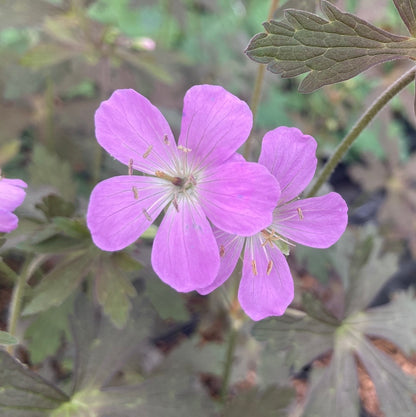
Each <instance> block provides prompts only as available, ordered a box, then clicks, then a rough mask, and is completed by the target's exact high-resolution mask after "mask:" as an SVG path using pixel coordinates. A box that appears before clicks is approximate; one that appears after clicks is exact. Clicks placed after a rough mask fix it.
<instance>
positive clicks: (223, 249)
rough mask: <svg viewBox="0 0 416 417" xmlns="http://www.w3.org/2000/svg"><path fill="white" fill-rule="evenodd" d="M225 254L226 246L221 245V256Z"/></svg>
mask: <svg viewBox="0 0 416 417" xmlns="http://www.w3.org/2000/svg"><path fill="white" fill-rule="evenodd" d="M224 255H225V248H224V245H221V246H220V257H221V258H222V257H223V256H224Z"/></svg>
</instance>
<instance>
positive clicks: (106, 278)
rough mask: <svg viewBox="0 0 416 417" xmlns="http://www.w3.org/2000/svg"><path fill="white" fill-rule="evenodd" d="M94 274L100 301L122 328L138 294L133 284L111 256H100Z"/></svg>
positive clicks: (104, 309)
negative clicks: (133, 298) (132, 299)
mask: <svg viewBox="0 0 416 417" xmlns="http://www.w3.org/2000/svg"><path fill="white" fill-rule="evenodd" d="M94 274H95V293H96V295H97V300H98V302H99V303H100V305H101V307H102V308H103V311H104V313H105V314H106V315H107V316H108V317H109V318H110V320H111V321H112V322H113V324H114V325H115V326H116V327H117V328H119V329H122V328H123V327H124V326H125V324H126V322H127V319H128V318H129V311H130V309H131V300H130V299H131V298H132V297H134V296H135V295H136V290H135V289H134V286H133V284H132V283H131V282H130V281H129V280H128V278H127V277H126V276H125V273H123V271H121V270H120V269H118V268H117V267H116V266H115V265H114V262H113V260H112V257H111V256H106V255H101V256H100V259H99V260H98V261H97V264H96V267H95V268H94Z"/></svg>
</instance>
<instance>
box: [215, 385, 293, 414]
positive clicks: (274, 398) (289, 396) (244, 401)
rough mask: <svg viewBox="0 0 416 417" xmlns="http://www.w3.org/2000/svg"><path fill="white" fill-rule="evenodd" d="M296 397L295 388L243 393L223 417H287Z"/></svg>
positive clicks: (270, 388) (226, 408)
mask: <svg viewBox="0 0 416 417" xmlns="http://www.w3.org/2000/svg"><path fill="white" fill-rule="evenodd" d="M294 397H295V392H294V390H293V388H289V387H276V386H271V387H268V388H267V389H265V390H262V391H260V390H259V389H258V388H252V389H251V390H250V391H244V392H242V393H241V394H240V395H239V396H238V397H236V398H234V399H233V401H232V402H231V403H230V404H228V405H227V406H226V407H225V410H224V413H223V417H252V416H256V417H285V416H287V411H288V410H287V409H288V407H289V405H290V403H291V402H292V400H293V399H294Z"/></svg>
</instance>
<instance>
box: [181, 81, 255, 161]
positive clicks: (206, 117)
mask: <svg viewBox="0 0 416 417" xmlns="http://www.w3.org/2000/svg"><path fill="white" fill-rule="evenodd" d="M252 124H253V116H252V114H251V111H250V108H249V107H248V105H247V104H246V103H245V102H244V101H241V100H240V99H239V98H237V97H236V96H234V95H232V94H231V93H229V92H228V91H226V90H224V89H223V88H222V87H219V86H215V85H197V86H194V87H192V88H190V89H189V90H188V92H187V93H186V95H185V99H184V108H183V117H182V126H181V134H180V136H179V141H178V143H179V145H182V146H184V147H186V148H188V149H190V150H191V151H190V152H188V153H187V154H186V157H187V158H188V161H189V163H190V166H209V165H212V164H213V163H214V164H219V163H222V162H224V161H226V160H227V159H228V158H229V157H230V156H231V155H232V154H233V153H234V152H236V151H237V149H238V148H239V147H240V146H241V145H242V144H243V143H244V142H245V141H246V139H247V138H248V135H249V134H250V131H251V127H252Z"/></svg>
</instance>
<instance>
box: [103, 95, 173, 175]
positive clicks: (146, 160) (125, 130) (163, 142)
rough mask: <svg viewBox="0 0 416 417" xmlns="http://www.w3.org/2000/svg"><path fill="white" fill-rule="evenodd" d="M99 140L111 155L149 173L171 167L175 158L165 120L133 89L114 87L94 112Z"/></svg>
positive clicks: (170, 134)
mask: <svg viewBox="0 0 416 417" xmlns="http://www.w3.org/2000/svg"><path fill="white" fill-rule="evenodd" d="M95 134H96V136H97V140H98V143H99V144H100V145H101V146H102V147H103V148H104V149H105V150H106V151H107V152H108V153H109V154H110V155H111V156H113V157H114V158H116V159H118V160H119V161H120V162H122V163H123V164H125V165H129V164H131V161H133V162H132V166H133V167H134V168H135V169H137V170H139V171H143V172H146V173H148V174H154V173H155V171H158V170H160V171H163V172H166V171H170V170H171V169H172V168H173V161H174V160H176V158H177V150H176V143H175V139H174V137H173V134H172V131H171V129H170V127H169V125H168V122H167V121H166V119H165V118H164V117H163V115H162V113H161V112H160V111H159V110H158V109H157V108H156V107H155V106H153V105H152V103H150V101H149V100H148V99H147V98H146V97H143V96H142V95H141V94H139V93H137V92H136V91H134V90H131V89H129V90H116V91H114V93H113V94H112V96H111V97H110V98H109V99H108V100H107V101H103V102H102V103H101V105H100V107H99V108H98V110H97V111H96V113H95Z"/></svg>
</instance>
